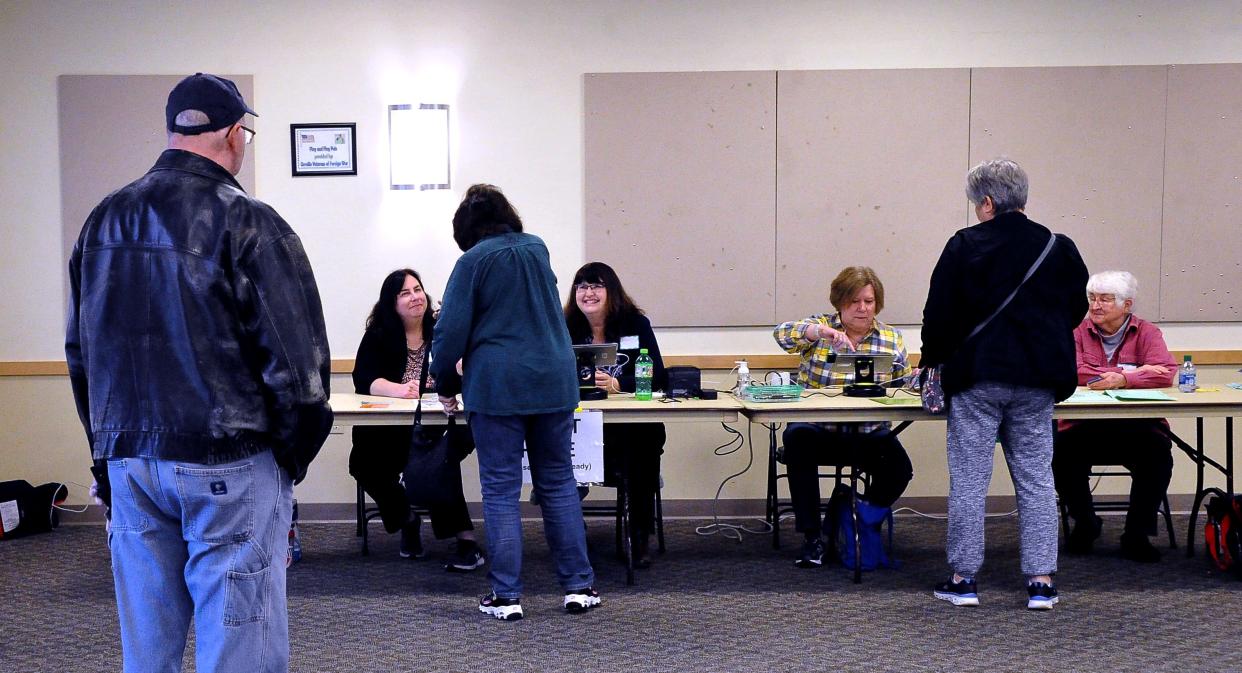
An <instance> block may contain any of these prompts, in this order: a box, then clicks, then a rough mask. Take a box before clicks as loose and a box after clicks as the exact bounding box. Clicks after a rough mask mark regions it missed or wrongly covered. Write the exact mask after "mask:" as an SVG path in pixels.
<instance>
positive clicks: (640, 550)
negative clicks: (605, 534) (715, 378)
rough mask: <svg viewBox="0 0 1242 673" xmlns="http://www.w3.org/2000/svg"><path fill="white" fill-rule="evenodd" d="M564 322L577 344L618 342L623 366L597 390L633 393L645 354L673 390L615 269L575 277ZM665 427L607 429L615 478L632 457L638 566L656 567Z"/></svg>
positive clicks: (659, 386) (602, 377)
mask: <svg viewBox="0 0 1242 673" xmlns="http://www.w3.org/2000/svg"><path fill="white" fill-rule="evenodd" d="M565 323H566V325H567V326H568V327H569V338H570V339H571V340H573V342H574V343H575V344H589V343H615V344H618V345H619V346H620V349H619V352H620V353H622V354H624V356H625V357H624V358H623V359H624V361H625V362H624V365H623V366H622V368H621V370H620V372H619V373H618V375H617V376H616V377H613V376H611V375H610V374H609V373H607V372H604V371H600V370H597V371H596V373H595V385H596V386H598V387H600V388H603V389H605V390H607V391H608V392H612V393H618V392H623V393H632V392H634V388H635V380H634V364H635V361H636V360H637V359H638V353H639V350H640V349H643V348H646V349H647V355H649V356H651V362H652V365H653V367H652V375H651V388H652V390H664V389H665V388H666V387H667V386H668V373H667V372H666V371H665V369H664V360H663V359H662V358H661V357H660V345H659V344H657V343H656V339H655V333H653V332H652V331H651V321H649V320H647V316H645V315H643V311H642V309H640V308H638V306H637V305H635V304H634V300H633V299H631V298H630V295H629V294H627V293H626V291H625V288H624V287H622V286H621V279H620V278H618V277H617V272H616V271H613V270H612V267H610V266H608V265H607V264H604V263H603V262H589V263H587V264H585V265H584V266H583V267H582V268H581V269H578V273H576V274H574V283H573V286H572V287H571V288H570V290H569V298H568V299H567V300H566V301H565ZM664 440H665V435H664V424H663V423H607V424H605V425H604V472H605V474H607V475H609V476H610V477H613V478H616V476H617V475H618V474H619V473H620V470H621V465H622V461H623V460H625V459H626V458H627V456H628V459H629V480H628V485H629V488H628V491H627V493H626V496H627V498H628V499H629V503H630V517H631V527H630V531H631V536H630V537H631V540H630V542H631V545H632V548H633V550H634V565H635V566H636V567H638V568H646V567H648V566H650V565H651V556H650V553H649V550H650V547H651V531H652V528H653V526H654V520H655V493H656V489H657V488H659V487H660V454H662V453H664Z"/></svg>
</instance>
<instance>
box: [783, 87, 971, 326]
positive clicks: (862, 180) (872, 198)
mask: <svg viewBox="0 0 1242 673" xmlns="http://www.w3.org/2000/svg"><path fill="white" fill-rule="evenodd" d="M778 96H779V99H780V107H779V114H778V120H779V121H778V124H777V128H778V132H777V229H776V230H777V238H776V240H777V266H776V289H777V295H776V296H777V299H776V306H777V316H778V317H777V320H780V321H783V320H792V319H795V318H800V317H803V316H806V315H810V314H812V313H818V312H822V311H831V310H832V307H831V305H830V304H829V303H828V286H829V284H830V282H831V281H832V279H833V278H834V277H835V276H836V274H837V272H838V271H840V270H841V269H842V268H844V267H846V266H851V265H864V266H870V267H872V268H874V269H875V270H876V273H877V274H879V276H880V279H881V280H882V281H883V282H884V287H885V308H884V312H883V314H882V315H881V318H882V319H884V320H885V321H887V322H890V323H899V324H918V323H921V322H922V320H923V303H924V301H925V300H926V298H927V283H928V279H929V278H930V277H931V271H932V267H933V266H934V265H935V263H936V259H937V257H938V254H939V252H940V248H941V246H942V245H943V243H944V241H945V240H947V239H948V237H949V236H950V235H951V234H952V233H953V232H954V231H957V230H958V229H960V228H962V227H963V226H965V224H966V216H965V207H964V200H965V199H964V197H963V196H962V175H963V174H964V173H965V170H966V159H967V144H966V143H967V130H968V128H969V112H970V110H969V103H970V71H969V70H966V69H953V70H948V69H926V70H833V71H798V72H786V71H781V72H780V73H779V74H778Z"/></svg>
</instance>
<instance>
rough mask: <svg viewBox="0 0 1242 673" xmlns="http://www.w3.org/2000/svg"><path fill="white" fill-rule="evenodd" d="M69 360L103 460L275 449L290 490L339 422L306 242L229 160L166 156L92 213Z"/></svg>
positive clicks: (225, 456)
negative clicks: (245, 184) (240, 180)
mask: <svg viewBox="0 0 1242 673" xmlns="http://www.w3.org/2000/svg"><path fill="white" fill-rule="evenodd" d="M69 279H70V300H69V301H70V305H69V317H68V326H67V328H66V336H65V356H66V359H67V360H68V363H69V376H70V379H71V380H72V383H73V393H74V398H75V399H76V401H77V406H78V415H79V416H80V417H81V419H82V424H83V426H84V427H85V429H86V434H87V438H88V440H89V441H90V444H91V448H92V456H93V458H94V459H95V460H96V461H101V460H106V459H109V458H128V457H144V458H159V459H165V460H177V461H186V462H192V463H201V464H207V465H211V464H219V463H226V462H231V461H235V460H241V459H243V458H245V457H247V456H251V455H255V454H257V453H260V452H263V451H268V450H270V451H272V452H273V453H274V455H275V457H276V460H277V462H278V463H279V464H280V465H281V466H283V467H284V468H285V470H286V471H288V472H289V474H290V476H291V477H292V478H293V479H294V480H295V481H301V479H302V478H303V477H304V476H305V474H306V467H307V465H309V464H310V462H311V460H312V459H314V457H315V455H316V454H317V453H318V452H319V448H320V446H322V445H323V441H324V439H325V438H326V437H327V434H328V431H329V429H330V428H331V425H332V410H331V408H330V407H329V406H328V391H329V374H330V366H331V361H330V359H329V355H328V339H327V334H326V331H325V329H324V320H323V308H322V306H321V305H320V301H319V290H318V288H317V287H316V286H315V278H314V276H313V275H312V273H311V268H310V262H309V261H308V260H307V258H306V253H305V251H303V249H302V244H301V241H300V240H299V239H298V237H297V235H296V234H294V233H293V230H292V229H290V228H289V225H288V224H286V223H285V221H284V220H283V219H281V217H280V216H279V215H277V214H276V211H275V210H273V209H272V208H271V207H270V206H268V205H266V204H264V203H262V202H261V201H258V200H257V199H254V198H252V197H250V196H248V195H247V194H246V193H245V192H244V191H243V190H242V188H241V185H239V184H237V181H236V180H234V179H233V176H232V175H230V174H229V173H228V172H227V171H226V170H225V169H224V168H223V167H221V166H220V165H219V164H217V163H215V162H214V161H211V160H210V159H207V158H205V157H202V156H199V155H197V154H193V153H191V152H185V151H182V150H167V151H165V152H164V153H163V154H162V155H161V156H160V158H159V160H158V161H157V162H156V163H155V166H154V167H152V168H151V170H150V171H149V172H147V174H146V175H145V176H143V177H142V178H139V179H138V180H136V181H135V182H133V183H130V184H129V185H128V186H126V187H124V188H122V189H120V190H118V191H116V192H114V193H112V194H110V195H109V196H108V197H107V198H105V199H104V200H103V202H102V203H100V204H99V205H98V206H97V207H96V208H95V210H94V211H93V212H92V213H91V215H90V217H89V218H87V220H86V224H85V225H84V226H83V227H82V234H81V236H79V238H78V242H77V245H76V246H75V247H74V249H73V255H72V257H71V258H70V260H69Z"/></svg>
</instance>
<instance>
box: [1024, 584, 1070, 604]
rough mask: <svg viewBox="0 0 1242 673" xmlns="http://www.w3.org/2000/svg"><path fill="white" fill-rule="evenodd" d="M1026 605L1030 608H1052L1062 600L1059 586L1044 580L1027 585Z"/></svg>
mask: <svg viewBox="0 0 1242 673" xmlns="http://www.w3.org/2000/svg"><path fill="white" fill-rule="evenodd" d="M1026 595H1027V600H1026V607H1027V609H1028V610H1051V609H1052V606H1054V605H1056V604H1057V603H1059V602H1060V601H1061V597H1060V596H1058V595H1057V588H1056V587H1054V586H1052V585H1051V584H1044V583H1043V582H1031V583H1029V584H1027V585H1026Z"/></svg>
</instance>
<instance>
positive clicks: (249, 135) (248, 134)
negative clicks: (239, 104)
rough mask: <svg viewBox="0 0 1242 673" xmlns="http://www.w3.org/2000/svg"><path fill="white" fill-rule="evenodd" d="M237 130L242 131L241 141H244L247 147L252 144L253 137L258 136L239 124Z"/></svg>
mask: <svg viewBox="0 0 1242 673" xmlns="http://www.w3.org/2000/svg"><path fill="white" fill-rule="evenodd" d="M237 128H239V129H241V130H242V134H243V139H244V140H245V141H246V144H247V145H249V144H250V143H252V142H254V137H255V136H256V135H258V134H257V133H255V131H254V130H253V129H248V128H246V127H245V126H242V125H241V124H238V125H237Z"/></svg>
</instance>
